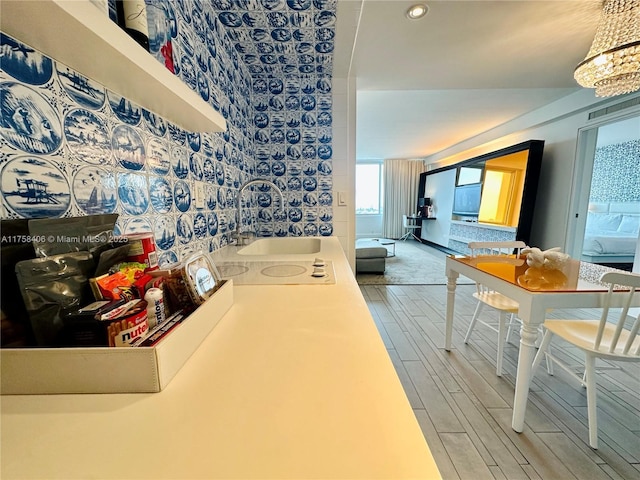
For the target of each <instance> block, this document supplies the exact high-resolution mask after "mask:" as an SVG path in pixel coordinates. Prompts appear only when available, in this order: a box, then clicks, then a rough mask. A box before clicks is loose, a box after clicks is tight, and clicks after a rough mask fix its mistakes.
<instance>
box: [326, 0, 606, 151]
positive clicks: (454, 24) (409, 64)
mask: <svg viewBox="0 0 640 480" xmlns="http://www.w3.org/2000/svg"><path fill="white" fill-rule="evenodd" d="M338 2H339V3H338V15H337V18H338V23H337V27H336V49H335V52H334V76H335V77H346V76H347V75H350V76H351V77H355V78H356V85H357V87H356V88H357V147H356V156H357V159H358V160H365V159H383V158H416V157H425V156H428V155H432V154H435V153H437V152H439V151H441V150H443V149H446V148H447V147H450V146H452V145H455V144H456V143H459V142H461V141H463V140H465V139H468V138H471V137H473V136H475V135H478V134H480V133H482V132H485V131H487V130H489V129H491V128H493V127H495V126H498V125H500V124H502V123H505V122H507V121H509V120H511V119H513V118H516V117H518V116H520V115H523V114H525V113H527V112H530V111H532V110H535V109H536V108H539V107H541V106H544V105H546V104H549V103H551V102H553V101H554V100H557V99H559V98H561V97H563V96H566V95H569V94H571V93H573V92H575V91H576V90H577V89H578V88H580V87H578V86H577V84H576V82H575V80H574V79H573V70H574V68H575V66H576V65H577V64H578V63H579V62H580V61H582V60H583V59H584V57H585V55H586V53H587V51H588V50H589V47H590V45H591V42H592V40H593V37H594V34H595V31H596V26H597V22H598V19H599V17H600V12H601V8H602V0H566V1H565V0H513V1H510V0H498V1H492V0H471V1H468V0H436V1H434V0H423V3H425V4H426V5H428V7H429V13H428V14H427V16H425V17H423V18H422V19H420V20H413V21H411V20H409V19H407V18H406V16H405V12H406V10H407V8H408V7H409V6H410V5H412V4H414V3H418V0H416V1H405V0H338ZM349 68H350V70H349Z"/></svg>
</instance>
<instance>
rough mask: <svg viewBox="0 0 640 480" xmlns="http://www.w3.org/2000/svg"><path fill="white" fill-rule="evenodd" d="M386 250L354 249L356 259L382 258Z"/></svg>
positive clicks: (371, 248)
mask: <svg viewBox="0 0 640 480" xmlns="http://www.w3.org/2000/svg"><path fill="white" fill-rule="evenodd" d="M386 256H387V249H386V248H384V247H362V246H358V247H356V258H384V257H386Z"/></svg>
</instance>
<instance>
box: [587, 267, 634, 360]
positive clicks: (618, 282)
mask: <svg viewBox="0 0 640 480" xmlns="http://www.w3.org/2000/svg"><path fill="white" fill-rule="evenodd" d="M600 281H601V282H602V283H605V284H609V289H608V292H607V297H606V300H605V303H604V305H603V310H602V316H601V317H600V324H599V325H598V332H597V335H596V338H595V341H594V348H595V349H596V350H599V349H600V347H601V346H602V339H603V336H604V331H605V327H606V325H607V320H608V317H609V309H610V307H611V300H612V298H613V295H614V294H615V295H624V296H625V299H624V301H623V302H622V309H621V312H620V316H619V317H618V321H617V323H616V326H615V330H614V333H613V336H612V337H611V339H607V341H609V344H608V345H605V346H604V347H605V348H606V349H607V351H608V352H609V353H614V352H615V351H616V349H617V348H618V342H619V341H620V338H621V335H622V332H623V330H624V325H625V323H626V320H627V315H628V313H629V307H630V306H631V302H632V301H633V297H634V295H635V294H636V291H637V289H638V288H640V275H637V274H634V273H628V272H607V273H604V274H603V275H602V276H601V277H600ZM620 289H623V290H624V291H623V292H620V291H619V290H620ZM639 330H640V315H639V316H638V319H637V320H636V321H635V322H634V325H633V327H632V328H631V330H629V331H628V333H629V338H628V339H627V341H626V342H625V345H624V347H623V348H622V353H623V354H624V355H629V351H630V350H631V347H632V346H633V343H634V341H635V339H636V337H637V335H638V331H639ZM639 354H640V346H639V347H638V348H636V349H635V352H633V353H631V355H639Z"/></svg>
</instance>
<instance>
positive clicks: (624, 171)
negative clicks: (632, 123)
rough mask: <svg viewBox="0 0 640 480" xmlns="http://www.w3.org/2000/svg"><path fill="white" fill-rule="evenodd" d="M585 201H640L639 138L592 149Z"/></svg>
mask: <svg viewBox="0 0 640 480" xmlns="http://www.w3.org/2000/svg"><path fill="white" fill-rule="evenodd" d="M638 136H639V137H640V132H639V133H638ZM589 201H591V202H640V138H639V139H638V140H633V141H630V142H624V143H618V144H614V145H607V146H605V147H599V148H596V154H595V158H594V162H593V177H592V179H591V192H590V194H589Z"/></svg>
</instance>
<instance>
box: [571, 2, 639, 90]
mask: <svg viewBox="0 0 640 480" xmlns="http://www.w3.org/2000/svg"><path fill="white" fill-rule="evenodd" d="M573 76H574V78H575V79H576V81H577V82H578V83H579V84H580V85H581V86H583V87H586V88H595V89H596V96H598V97H611V96H614V95H621V94H623V93H630V92H635V91H636V90H638V89H640V0H606V1H605V4H604V9H603V12H602V18H601V19H600V23H599V24H598V30H597V31H596V36H595V38H594V39H593V44H592V45H591V49H589V53H588V54H587V57H586V58H585V59H584V61H583V62H582V63H580V64H579V65H578V66H577V67H576V70H575V72H574V74H573Z"/></svg>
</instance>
